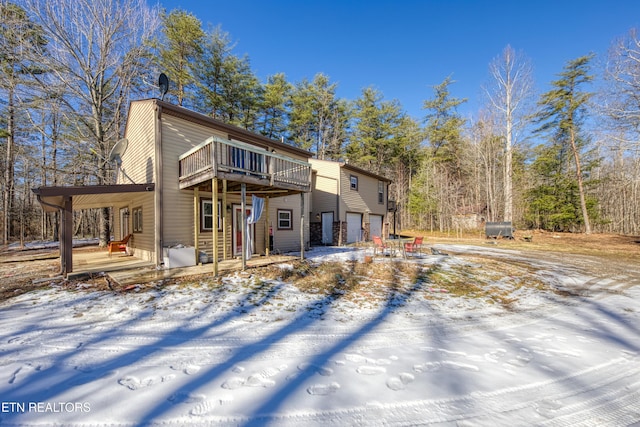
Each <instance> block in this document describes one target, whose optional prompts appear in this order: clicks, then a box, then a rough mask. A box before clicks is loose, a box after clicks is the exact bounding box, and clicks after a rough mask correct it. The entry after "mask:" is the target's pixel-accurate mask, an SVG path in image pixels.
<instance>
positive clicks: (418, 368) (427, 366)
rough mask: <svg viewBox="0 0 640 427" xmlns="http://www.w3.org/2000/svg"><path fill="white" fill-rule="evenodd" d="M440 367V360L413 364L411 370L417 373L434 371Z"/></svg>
mask: <svg viewBox="0 0 640 427" xmlns="http://www.w3.org/2000/svg"><path fill="white" fill-rule="evenodd" d="M441 367H442V364H441V363H440V362H426V363H423V364H421V365H413V371H414V372H417V373H419V374H420V373H422V372H435V371H439V370H440V368H441Z"/></svg>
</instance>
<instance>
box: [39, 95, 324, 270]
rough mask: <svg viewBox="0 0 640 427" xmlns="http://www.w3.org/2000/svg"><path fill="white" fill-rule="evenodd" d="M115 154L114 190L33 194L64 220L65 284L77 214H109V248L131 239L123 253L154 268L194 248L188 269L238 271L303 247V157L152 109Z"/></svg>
mask: <svg viewBox="0 0 640 427" xmlns="http://www.w3.org/2000/svg"><path fill="white" fill-rule="evenodd" d="M118 146H119V150H118V153H115V155H114V156H113V158H112V159H111V160H114V161H115V162H117V166H118V167H117V179H116V184H115V185H107V186H86V187H41V188H37V189H34V190H33V191H34V193H35V194H36V195H37V196H38V199H39V200H40V202H41V204H42V206H43V208H44V209H45V210H49V211H52V210H59V211H60V212H62V215H63V221H62V225H63V226H62V235H61V267H62V273H63V274H66V273H69V272H71V271H72V269H73V267H72V265H73V263H72V251H71V247H72V240H71V239H72V232H73V222H72V212H73V210H74V209H84V208H95V207H111V208H112V211H113V213H114V215H113V216H114V228H113V234H114V237H115V239H121V238H124V237H125V236H126V235H129V234H131V236H132V237H131V238H130V240H129V241H128V246H129V248H130V251H131V252H132V253H133V254H134V255H135V256H136V257H138V258H141V259H145V260H148V261H151V262H154V263H155V264H156V265H158V266H160V265H162V264H163V263H165V261H166V255H167V249H169V248H175V247H185V248H193V254H194V255H193V257H194V264H195V263H196V262H198V261H200V260H202V261H212V262H213V263H214V264H215V263H217V262H218V260H223V259H228V258H232V257H242V259H243V264H244V261H245V258H246V257H250V256H251V254H268V253H269V252H270V251H278V252H289V251H298V250H300V251H301V253H302V254H303V251H304V249H305V248H306V247H308V246H309V241H310V238H309V227H308V223H305V220H304V212H305V211H306V210H308V209H309V206H310V200H309V199H310V197H309V194H310V191H311V177H312V169H311V165H310V164H309V163H308V160H309V158H310V156H311V154H310V153H309V152H308V151H305V150H301V149H299V148H296V147H293V146H291V145H288V144H284V143H282V142H280V141H275V140H272V139H269V138H266V137H264V136H262V135H258V134H256V133H253V132H249V131H247V130H244V129H242V128H239V127H236V126H232V125H228V124H225V123H223V122H221V121H218V120H215V119H212V118H210V117H207V116H205V115H202V114H199V113H196V112H193V111H191V110H188V109H185V108H182V107H179V106H176V105H173V104H170V103H167V102H164V101H161V100H158V99H147V100H140V101H134V102H132V103H131V105H130V108H129V114H128V119H127V125H126V130H125V138H124V139H123V140H121V141H120V142H119V143H118ZM305 206H306V207H305ZM257 211H261V212H257ZM258 213H259V214H260V215H258ZM243 248H244V250H243Z"/></svg>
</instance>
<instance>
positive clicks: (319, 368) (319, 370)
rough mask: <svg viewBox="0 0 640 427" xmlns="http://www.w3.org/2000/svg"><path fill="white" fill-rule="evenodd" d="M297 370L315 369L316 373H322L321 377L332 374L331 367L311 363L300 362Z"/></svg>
mask: <svg viewBox="0 0 640 427" xmlns="http://www.w3.org/2000/svg"><path fill="white" fill-rule="evenodd" d="M298 370H299V371H307V370H313V371H315V373H317V374H318V375H322V376H323V377H328V376H331V375H333V369H331V368H327V367H324V366H318V365H314V364H311V363H301V364H299V365H298Z"/></svg>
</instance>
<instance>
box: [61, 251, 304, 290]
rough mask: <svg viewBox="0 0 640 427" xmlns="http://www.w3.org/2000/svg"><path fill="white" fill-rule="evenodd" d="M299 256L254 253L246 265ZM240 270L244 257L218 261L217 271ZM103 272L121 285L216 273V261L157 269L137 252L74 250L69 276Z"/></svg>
mask: <svg viewBox="0 0 640 427" xmlns="http://www.w3.org/2000/svg"><path fill="white" fill-rule="evenodd" d="M298 259H300V258H299V257H297V256H289V255H270V256H255V257H252V258H251V259H249V260H247V261H246V267H247V268H256V267H263V266H266V265H270V264H279V263H283V262H291V261H294V260H298ZM241 270H242V260H241V259H228V260H224V261H220V262H218V274H225V273H230V272H233V271H241ZM100 273H105V274H106V275H107V276H108V277H109V278H110V279H111V280H112V281H113V282H115V283H116V284H117V285H118V286H120V287H124V286H128V285H132V284H142V283H147V282H153V281H155V280H163V279H174V278H179V277H186V276H195V275H200V274H203V275H205V274H206V275H210V276H211V277H213V276H214V272H213V264H200V265H195V266H192V267H178V268H171V269H160V270H159V269H156V266H155V264H154V263H152V262H149V261H144V260H142V259H140V258H136V257H135V256H130V255H124V254H122V255H113V256H111V257H109V253H108V251H107V250H106V249H98V248H81V249H75V250H74V256H73V273H69V275H68V278H69V279H79V278H82V277H84V276H91V275H95V274H100Z"/></svg>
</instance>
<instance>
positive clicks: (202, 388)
mask: <svg viewBox="0 0 640 427" xmlns="http://www.w3.org/2000/svg"><path fill="white" fill-rule="evenodd" d="M438 249H440V250H441V251H442V252H448V253H450V255H449V256H444V255H428V256H425V257H423V258H421V259H419V260H414V261H411V262H417V263H422V264H424V265H425V268H435V267H437V268H438V269H439V270H444V271H446V270H447V269H456V268H458V269H459V268H471V269H473V271H474V272H475V273H474V274H481V272H482V271H483V264H482V263H478V259H477V258H474V255H478V254H480V255H482V256H483V257H485V259H500V260H507V261H513V263H514V266H515V265H517V266H519V267H520V268H523V266H525V267H526V268H528V269H530V271H531V275H532V276H534V277H535V278H536V279H537V280H541V281H544V282H545V283H547V284H548V285H549V286H550V288H551V289H555V290H560V292H551V291H548V290H540V291H538V292H536V291H535V290H533V291H532V290H531V289H528V290H527V289H524V288H523V290H521V291H518V293H517V298H518V299H517V302H515V303H514V304H513V305H511V306H509V307H506V308H505V307H504V306H499V305H496V304H494V303H490V301H488V300H486V299H482V298H469V297H462V296H455V295H454V294H452V293H448V292H444V291H443V289H440V288H438V287H434V286H433V284H430V283H428V282H426V281H423V282H420V281H418V282H417V283H415V284H405V286H400V287H398V288H397V290H396V291H393V292H389V294H388V296H387V298H386V299H384V300H382V301H375V300H373V301H372V302H371V301H370V302H366V301H365V300H363V301H357V300H354V299H350V298H340V295H339V294H336V293H331V294H323V293H317V294H314V293H310V292H302V291H300V290H298V289H297V288H296V287H294V286H292V285H291V284H288V283H286V282H285V281H278V280H259V278H257V277H253V276H250V275H247V274H238V275H235V276H233V277H228V278H226V279H225V280H224V281H223V282H222V283H221V284H220V285H218V286H212V285H203V284H199V283H193V284H189V285H184V284H182V285H175V286H168V287H159V288H158V289H155V290H151V291H146V292H139V293H135V292H130V293H113V292H98V291H93V292H91V291H90V289H85V287H87V286H88V285H87V286H83V285H82V284H80V285H78V289H77V290H71V291H70V290H67V289H65V290H61V289H58V288H56V287H53V288H49V289H43V290H39V291H34V292H30V293H27V294H24V295H21V296H19V297H16V298H12V299H10V300H7V301H5V302H4V303H2V304H0V405H1V406H0V425H2V426H4V425H40V424H42V425H51V424H55V425H92V426H102V425H104V426H107V425H109V426H123V425H127V426H129V425H163V426H164V425H233V426H235V425H241V426H262V425H274V426H308V425H311V426H316V425H318V426H319V425H323V426H324V425H336V426H346V425H362V426H372V425H435V426H495V425H505V426H514V425H537V426H538V425H540V426H546V425H550V426H556V425H558V426H560V425H562V426H569V425H571V426H574V425H588V426H606V425H611V426H623V425H633V424H634V423H638V422H639V421H640V358H639V353H638V351H639V348H640V315H639V312H640V310H639V309H638V300H639V298H640V287H638V286H635V285H636V284H637V283H638V276H637V269H636V271H634V272H629V271H617V272H615V273H614V274H607V275H594V274H591V273H588V272H587V271H586V270H585V269H581V268H579V266H577V264H576V263H566V262H563V263H558V262H557V261H558V260H557V259H555V258H556V257H548V258H549V259H545V257H544V256H536V257H532V256H530V255H529V254H527V253H521V252H518V251H507V250H501V249H499V248H493V247H491V248H486V247H480V248H477V247H472V246H468V247H467V246H445V245H442V246H438ZM307 255H309V257H310V258H312V259H314V260H315V261H318V262H321V261H327V260H353V259H357V260H361V259H362V258H363V256H364V252H362V251H358V250H347V249H345V248H316V249H314V250H313V251H311V252H309V253H308V254H307ZM583 260H587V259H586V258H585V259H583ZM587 261H588V260H587ZM375 262H389V260H385V259H376V260H375ZM290 267H291V266H289V265H281V266H280V268H282V270H283V271H286V269H288V268H290ZM486 273H487V277H493V276H492V274H491V272H490V271H487V272H486ZM469 277H471V276H469ZM470 280H471V279H470ZM495 280H496V282H499V283H498V285H499V287H501V289H502V288H504V289H509V288H510V287H513V282H512V280H513V278H511V277H509V276H504V277H501V278H496V279H495ZM512 296H513V295H512Z"/></svg>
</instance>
